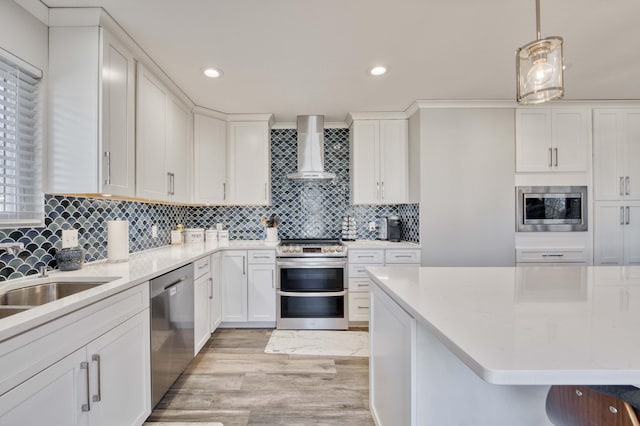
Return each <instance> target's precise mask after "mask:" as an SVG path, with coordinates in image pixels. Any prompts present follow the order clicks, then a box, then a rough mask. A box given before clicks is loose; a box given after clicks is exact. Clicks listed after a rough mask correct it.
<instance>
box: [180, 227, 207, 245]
mask: <svg viewBox="0 0 640 426" xmlns="http://www.w3.org/2000/svg"><path fill="white" fill-rule="evenodd" d="M184 242H185V243H202V242H204V229H203V228H187V229H185V230H184Z"/></svg>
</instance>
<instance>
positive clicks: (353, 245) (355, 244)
mask: <svg viewBox="0 0 640 426" xmlns="http://www.w3.org/2000/svg"><path fill="white" fill-rule="evenodd" d="M342 243H343V244H344V245H345V246H347V247H349V248H350V249H392V248H393V249H419V248H420V247H421V246H420V244H416V243H410V242H408V241H400V242H397V243H395V242H392V241H383V240H355V241H343V242H342Z"/></svg>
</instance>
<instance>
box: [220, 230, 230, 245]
mask: <svg viewBox="0 0 640 426" xmlns="http://www.w3.org/2000/svg"><path fill="white" fill-rule="evenodd" d="M218 246H219V247H228V246H229V231H227V230H223V231H218Z"/></svg>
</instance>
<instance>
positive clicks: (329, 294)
mask: <svg viewBox="0 0 640 426" xmlns="http://www.w3.org/2000/svg"><path fill="white" fill-rule="evenodd" d="M346 295H347V290H343V291H331V292H320V293H303V292H292V291H278V296H289V297H334V296H346Z"/></svg>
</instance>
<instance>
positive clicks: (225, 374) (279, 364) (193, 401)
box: [148, 329, 373, 426]
mask: <svg viewBox="0 0 640 426" xmlns="http://www.w3.org/2000/svg"><path fill="white" fill-rule="evenodd" d="M270 335H271V330H265V329H261V330H256V329H250V330H247V329H221V330H218V331H216V332H215V333H214V335H213V336H212V337H211V339H210V340H209V342H208V343H207V345H206V347H205V348H203V350H202V351H201V352H200V354H198V356H197V357H196V358H195V359H194V360H193V361H192V362H191V364H190V365H189V366H188V367H187V369H186V371H185V372H184V373H183V374H182V376H180V378H179V379H178V380H177V382H176V383H175V384H174V386H173V387H172V388H171V389H170V390H169V391H168V392H167V394H166V395H165V397H164V398H163V399H162V401H160V403H159V404H158V406H157V407H156V409H155V410H154V411H153V412H152V413H151V416H150V417H149V419H148V421H149V422H168V423H170V422H222V423H223V424H224V426H236V425H238V426H245V425H305V426H306V425H327V426H330V425H340V426H347V425H348V426H361V425H373V421H372V419H371V415H370V413H369V377H368V370H369V360H368V358H355V357H327V356H303V355H282V354H265V353H264V352H263V351H264V348H265V346H266V344H267V342H268V340H269V336H270Z"/></svg>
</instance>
